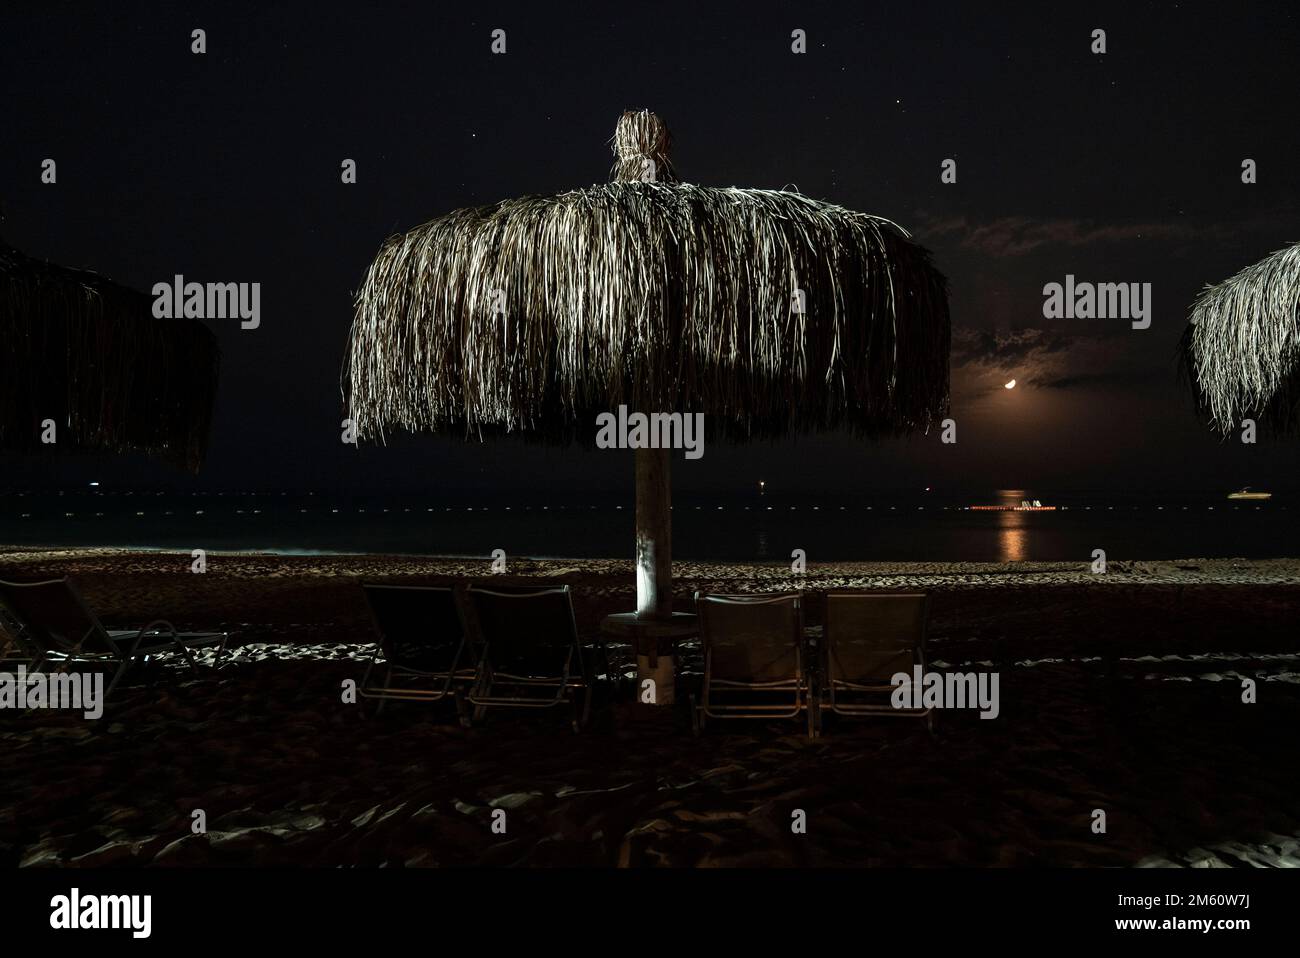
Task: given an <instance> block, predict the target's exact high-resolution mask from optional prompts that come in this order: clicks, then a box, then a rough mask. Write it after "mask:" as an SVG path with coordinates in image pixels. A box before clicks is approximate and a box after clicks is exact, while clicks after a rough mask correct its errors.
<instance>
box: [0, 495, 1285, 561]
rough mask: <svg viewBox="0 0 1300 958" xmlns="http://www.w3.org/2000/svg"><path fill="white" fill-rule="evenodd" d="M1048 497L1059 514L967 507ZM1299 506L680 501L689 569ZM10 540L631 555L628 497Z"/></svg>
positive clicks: (1217, 549) (1078, 556) (1266, 517)
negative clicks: (694, 563)
mask: <svg viewBox="0 0 1300 958" xmlns="http://www.w3.org/2000/svg"><path fill="white" fill-rule="evenodd" d="M1023 499H1029V500H1033V499H1039V500H1040V501H1042V502H1043V504H1044V505H1054V506H1056V507H1057V508H1056V510H1055V511H1051V512H1022V511H1011V512H999V511H979V510H971V509H969V508H967V507H969V506H972V505H1013V504H1017V503H1019V502H1020V501H1021V500H1023ZM1298 533H1300V506H1293V505H1292V504H1291V503H1289V502H1288V501H1287V498H1286V497H1278V498H1274V499H1273V500H1270V501H1266V502H1249V501H1247V502H1232V501H1229V500H1228V499H1227V498H1226V494H1225V493H1223V492H1217V493H1215V494H1213V495H1210V494H1205V495H1179V496H1173V495H1171V496H1168V497H1154V496H1150V495H1142V496H1138V495H1129V496H1124V495H1113V494H1105V495H1102V494H1094V495H1088V496H1083V495H1073V496H1056V497H1053V496H1051V495H1049V494H1048V493H1047V492H1046V491H1042V490H1019V489H1005V490H997V491H992V492H988V493H984V494H980V493H969V494H961V495H956V494H947V495H946V496H940V495H938V494H928V493H917V494H909V495H905V496H894V497H884V496H882V497H876V498H856V499H848V498H838V499H828V500H823V501H818V500H815V499H798V500H790V499H782V498H781V497H779V496H771V495H768V496H758V495H752V496H745V497H735V498H730V499H725V500H724V499H721V498H717V497H714V498H696V499H692V498H691V497H689V496H684V495H679V496H677V498H676V499H675V500H674V506H673V553H674V555H675V556H676V557H678V558H682V559H728V560H780V559H788V558H789V556H790V553H791V551H792V550H793V549H803V550H804V551H805V552H806V553H807V556H808V559H809V561H813V562H817V561H827V560H845V559H858V560H896V561H986V562H1007V561H1015V560H1035V561H1084V560H1087V559H1089V557H1090V556H1091V553H1092V550H1093V549H1105V550H1106V554H1107V557H1108V558H1109V559H1112V560H1113V559H1125V558H1130V559H1139V558H1140V559H1171V558H1189V557H1211V558H1221V557H1236V556H1239V557H1245V558H1270V557H1290V556H1297V555H1300V536H1298V535H1297V534H1298ZM0 543H3V544H9V545H55V546H122V547H135V548H165V549H175V550H183V551H186V552H188V551H190V550H191V549H196V548H203V549H208V550H212V551H222V550H266V551H278V552H338V553H403V554H418V555H479V556H487V555H489V554H490V553H491V552H492V550H494V549H503V550H505V552H506V554H507V555H514V556H534V557H545V556H563V557H569V558H586V557H630V555H631V553H632V543H633V511H632V507H631V495H630V490H629V493H628V495H627V496H626V497H625V498H623V499H617V500H611V501H608V502H602V501H597V500H593V499H591V498H587V499H583V500H577V499H572V500H562V499H551V500H549V501H536V500H530V499H527V498H520V499H518V500H517V501H495V500H494V501H478V502H474V501H454V502H453V501H433V500H430V499H428V498H419V497H414V496H412V497H400V496H396V497H395V496H388V497H383V496H368V497H357V496H344V495H338V494H327V493H308V494H302V493H258V494H255V493H245V494H232V493H224V494H215V493H208V494H186V495H176V494H170V493H168V494H163V493H131V492H126V491H119V490H101V489H90V490H85V491H78V492H64V493H61V494H49V493H39V494H38V493H18V492H11V493H7V494H4V495H0Z"/></svg>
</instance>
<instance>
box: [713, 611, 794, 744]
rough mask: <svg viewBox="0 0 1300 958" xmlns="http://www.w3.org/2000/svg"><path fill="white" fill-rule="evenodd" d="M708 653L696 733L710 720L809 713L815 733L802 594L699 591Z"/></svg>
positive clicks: (792, 715) (761, 717)
mask: <svg viewBox="0 0 1300 958" xmlns="http://www.w3.org/2000/svg"><path fill="white" fill-rule="evenodd" d="M695 607H696V610H697V612H698V614H699V617H700V643H701V646H702V647H703V651H704V685H703V688H702V689H701V692H700V701H699V704H698V705H696V704H695V702H694V699H693V698H692V703H691V705H692V708H691V713H692V720H693V724H694V726H695V729H696V731H697V732H699V731H701V730H703V728H704V726H705V724H706V723H707V720H708V719H709V718H756V719H775V718H798V716H799V713H800V712H804V713H806V714H807V717H808V735H809V737H812V736H813V735H814V734H815V732H816V725H815V715H814V712H813V708H812V705H813V698H812V693H811V687H812V683H811V670H810V669H809V661H808V655H807V654H806V651H805V648H804V637H803V597H802V596H801V595H800V594H799V593H788V594H780V595H704V594H701V593H699V592H697V593H696V594H695Z"/></svg>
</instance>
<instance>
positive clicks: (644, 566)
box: [635, 449, 677, 705]
mask: <svg viewBox="0 0 1300 958" xmlns="http://www.w3.org/2000/svg"><path fill="white" fill-rule="evenodd" d="M635 455H636V612H637V618H638V619H641V620H652V621H655V622H670V621H671V620H672V617H673V516H672V509H671V503H672V482H671V470H670V468H669V458H668V457H669V455H670V450H668V449H638V450H636V453H635ZM647 633H650V634H647ZM658 641H659V638H658V636H656V635H654V634H652V633H651V632H650V630H647V631H646V632H643V633H642V634H640V635H638V636H637V640H636V649H637V658H636V671H637V682H636V685H637V692H636V696H637V701H638V702H644V703H645V704H647V705H649V704H654V705H672V704H673V698H674V695H673V691H674V683H675V681H676V668H675V666H676V661H677V658H676V656H675V655H673V654H672V653H671V651H670V650H669V649H665V650H664V651H666V652H668V654H666V655H659V654H657V651H658V648H659V646H658V645H657V643H658Z"/></svg>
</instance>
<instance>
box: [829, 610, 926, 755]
mask: <svg viewBox="0 0 1300 958" xmlns="http://www.w3.org/2000/svg"><path fill="white" fill-rule="evenodd" d="M929 607H930V597H929V596H928V595H926V594H925V593H913V592H906V593H880V592H874V593H873V592H830V593H827V595H826V621H825V626H824V628H823V631H822V641H821V683H820V686H821V687H820V694H821V699H822V701H821V706H822V707H823V708H826V709H829V710H830V711H831V712H834V713H835V714H837V715H896V716H901V717H905V718H924V719H925V720H926V726H927V727H928V728H929V729H930V730H931V731H933V728H934V714H933V713H934V710H933V709H896V708H894V706H893V703H892V702H891V700H890V697H891V695H892V694H893V691H894V686H893V684H891V682H890V679H891V678H892V677H893V676H894V675H895V674H896V673H899V672H905V673H907V674H908V675H909V676H910V675H912V670H913V667H914V666H918V665H919V666H920V667H921V669H922V671H924V669H925V635H926V623H927V621H928V616H929Z"/></svg>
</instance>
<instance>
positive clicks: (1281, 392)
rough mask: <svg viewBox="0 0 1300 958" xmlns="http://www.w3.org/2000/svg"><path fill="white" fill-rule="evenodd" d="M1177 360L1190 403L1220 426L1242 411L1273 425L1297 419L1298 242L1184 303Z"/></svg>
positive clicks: (1282, 427) (1290, 427)
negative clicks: (1192, 396) (1189, 387)
mask: <svg viewBox="0 0 1300 958" xmlns="http://www.w3.org/2000/svg"><path fill="white" fill-rule="evenodd" d="M1181 353H1182V355H1181V364H1182V368H1183V371H1184V373H1185V374H1189V375H1190V377H1191V379H1192V382H1193V388H1194V390H1195V393H1196V399H1197V405H1198V406H1199V407H1200V409H1201V411H1202V412H1203V413H1204V415H1205V416H1206V417H1207V418H1208V419H1209V420H1210V423H1211V424H1212V425H1213V426H1214V427H1215V428H1216V429H1218V430H1219V431H1220V432H1223V433H1227V432H1230V431H1232V430H1234V429H1238V428H1240V427H1241V420H1242V419H1243V418H1258V419H1259V420H1261V424H1262V425H1266V426H1268V427H1270V428H1271V429H1273V430H1275V431H1277V432H1294V431H1297V426H1300V244H1297V245H1295V246H1291V247H1288V248H1286V249H1281V250H1278V251H1277V252H1276V253H1273V254H1272V255H1271V256H1268V257H1265V258H1264V259H1262V260H1260V261H1259V262H1258V263H1256V264H1254V265H1253V266H1247V267H1246V268H1245V269H1243V270H1242V271H1241V272H1239V273H1238V274H1237V275H1236V276H1233V277H1232V278H1231V279H1227V280H1224V281H1223V282H1222V283H1220V284H1219V285H1217V286H1207V287H1206V288H1205V290H1204V291H1202V293H1201V295H1200V296H1198V297H1197V299H1196V302H1195V304H1194V305H1193V306H1192V315H1191V321H1190V322H1189V323H1188V326H1187V329H1186V331H1185V332H1184V333H1183V338H1182V348H1181Z"/></svg>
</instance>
